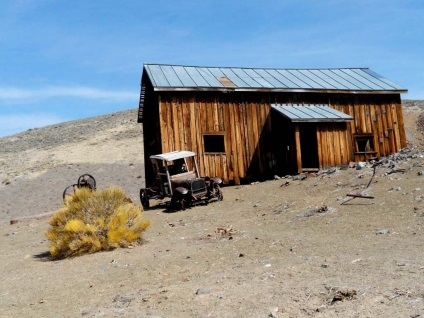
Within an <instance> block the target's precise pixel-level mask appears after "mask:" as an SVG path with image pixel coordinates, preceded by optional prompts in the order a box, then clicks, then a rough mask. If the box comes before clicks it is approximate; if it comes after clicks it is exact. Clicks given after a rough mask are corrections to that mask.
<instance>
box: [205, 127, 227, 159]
mask: <svg viewBox="0 0 424 318" xmlns="http://www.w3.org/2000/svg"><path fill="white" fill-rule="evenodd" d="M202 137H203V138H202V142H203V153H205V154H225V153H226V150H225V148H226V147H225V133H224V132H205V133H203V134H202ZM205 137H222V144H221V145H220V146H222V147H219V149H222V151H207V147H206V144H207V143H206V140H205ZM208 144H209V142H208ZM208 148H210V147H208Z"/></svg>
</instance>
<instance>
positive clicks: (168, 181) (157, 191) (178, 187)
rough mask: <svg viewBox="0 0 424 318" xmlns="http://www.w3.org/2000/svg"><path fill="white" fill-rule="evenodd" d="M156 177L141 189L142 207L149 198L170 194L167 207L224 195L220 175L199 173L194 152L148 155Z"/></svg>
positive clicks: (188, 205) (147, 204) (181, 205)
mask: <svg viewBox="0 0 424 318" xmlns="http://www.w3.org/2000/svg"><path fill="white" fill-rule="evenodd" d="M150 160H151V162H152V166H153V170H154V173H155V176H156V181H155V184H154V186H153V187H151V188H143V189H140V201H141V204H142V205H143V207H144V208H145V209H147V208H149V207H150V202H149V200H150V199H164V198H166V197H168V198H171V200H170V202H168V204H167V206H168V210H180V209H181V210H184V209H186V208H187V207H190V206H193V205H197V204H208V203H209V202H210V201H211V200H214V199H215V200H219V201H221V200H222V199H223V198H224V197H223V194H222V190H221V187H220V184H221V183H222V180H221V179H220V178H209V177H200V175H199V169H198V166H197V162H196V153H194V152H192V151H186V150H179V151H173V152H168V153H163V154H158V155H154V156H150Z"/></svg>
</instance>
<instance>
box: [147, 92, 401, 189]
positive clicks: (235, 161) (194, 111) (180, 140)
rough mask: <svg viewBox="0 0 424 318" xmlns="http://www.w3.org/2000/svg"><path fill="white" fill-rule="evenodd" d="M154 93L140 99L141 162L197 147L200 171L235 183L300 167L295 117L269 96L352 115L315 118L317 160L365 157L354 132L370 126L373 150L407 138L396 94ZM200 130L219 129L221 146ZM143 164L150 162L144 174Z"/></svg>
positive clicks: (388, 149) (323, 164)
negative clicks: (339, 119) (212, 145)
mask: <svg viewBox="0 0 424 318" xmlns="http://www.w3.org/2000/svg"><path fill="white" fill-rule="evenodd" d="M155 94H156V95H155V97H154V98H149V99H148V100H146V102H145V110H144V127H143V128H144V133H145V136H144V142H145V163H146V162H147V161H148V156H150V155H151V154H155V153H160V152H169V151H174V150H192V151H194V152H196V153H197V154H198V164H199V170H200V172H201V174H202V175H204V176H206V175H208V176H219V177H221V178H222V179H223V180H224V181H225V182H226V183H231V182H235V183H236V184H238V183H241V182H243V181H244V180H249V178H253V179H254V180H256V179H261V178H268V177H269V176H272V175H273V174H275V173H280V174H281V173H286V172H287V173H293V172H299V171H301V170H302V167H301V166H300V165H301V162H302V161H301V155H302V154H301V153H300V152H299V142H300V138H299V135H297V134H298V131H297V130H296V125H295V124H293V123H291V122H290V121H288V120H285V121H284V119H275V117H276V116H277V117H278V116H280V117H282V116H281V115H280V114H277V113H275V112H274V111H272V110H271V107H270V104H271V103H305V104H314V103H317V104H328V105H329V106H330V107H332V108H335V109H337V110H339V111H342V112H344V113H346V114H349V115H351V116H353V117H354V121H351V122H347V123H317V124H316V136H317V143H318V146H317V148H318V149H317V153H318V158H319V168H323V169H325V168H328V167H331V166H338V165H340V164H342V163H346V162H349V161H353V160H355V161H358V160H364V159H366V156H364V155H363V154H357V153H355V149H356V148H355V136H356V135H361V134H372V138H373V142H374V150H375V156H377V157H379V156H387V155H389V154H391V153H394V152H396V151H398V150H400V149H401V148H403V147H405V146H406V137H405V130H404V126H403V125H404V124H403V117H402V107H401V101H400V95H399V94H380V95H377V94H374V95H372V94H369V95H368V94H338V93H331V94H325V93H275V92H255V93H237V92H231V93H223V92H199V91H197V92H193V91H189V92H160V93H157V92H155ZM146 96H147V94H146ZM148 108H150V109H149V110H148ZM147 130H152V131H150V132H148V131H147ZM205 134H206V135H214V134H216V135H222V136H224V144H225V150H224V151H220V152H215V153H211V152H208V153H207V152H205V151H204V149H205V145H204V135H205ZM296 147H297V148H298V149H296ZM147 170H148V163H146V179H148V177H147ZM148 183H149V182H148Z"/></svg>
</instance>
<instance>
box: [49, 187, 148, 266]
mask: <svg viewBox="0 0 424 318" xmlns="http://www.w3.org/2000/svg"><path fill="white" fill-rule="evenodd" d="M141 212H142V209H141V207H139V206H136V205H134V204H132V203H131V201H130V200H129V199H128V198H127V197H126V196H125V193H124V191H123V190H122V189H120V188H117V187H110V188H107V189H105V190H99V191H91V190H90V189H88V188H81V189H78V190H77V191H76V192H75V194H74V195H72V196H68V197H67V198H66V200H65V204H64V207H63V208H61V209H60V210H59V211H57V212H56V213H55V214H54V215H53V216H52V218H51V219H50V221H49V224H50V227H49V229H48V230H47V232H46V236H47V239H48V240H49V241H50V254H51V256H52V257H53V258H65V257H70V256H76V255H82V254H85V253H94V252H98V251H106V250H110V249H113V248H116V247H127V246H128V245H129V244H131V243H132V242H134V241H135V240H137V239H138V238H139V237H140V235H141V233H142V232H143V231H144V230H145V229H146V228H147V227H148V226H149V225H150V221H148V220H145V219H144V218H143V217H142V213H141Z"/></svg>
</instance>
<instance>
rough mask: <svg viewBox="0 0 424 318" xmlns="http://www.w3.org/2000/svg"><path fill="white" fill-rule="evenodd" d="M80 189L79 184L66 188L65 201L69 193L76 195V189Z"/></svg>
mask: <svg viewBox="0 0 424 318" xmlns="http://www.w3.org/2000/svg"><path fill="white" fill-rule="evenodd" d="M77 189H78V184H76V183H75V184H73V185H70V186H68V187H66V188H65V191H63V201H65V198H66V197H67V196H69V195H74V194H75V191H76V190H77Z"/></svg>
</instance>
